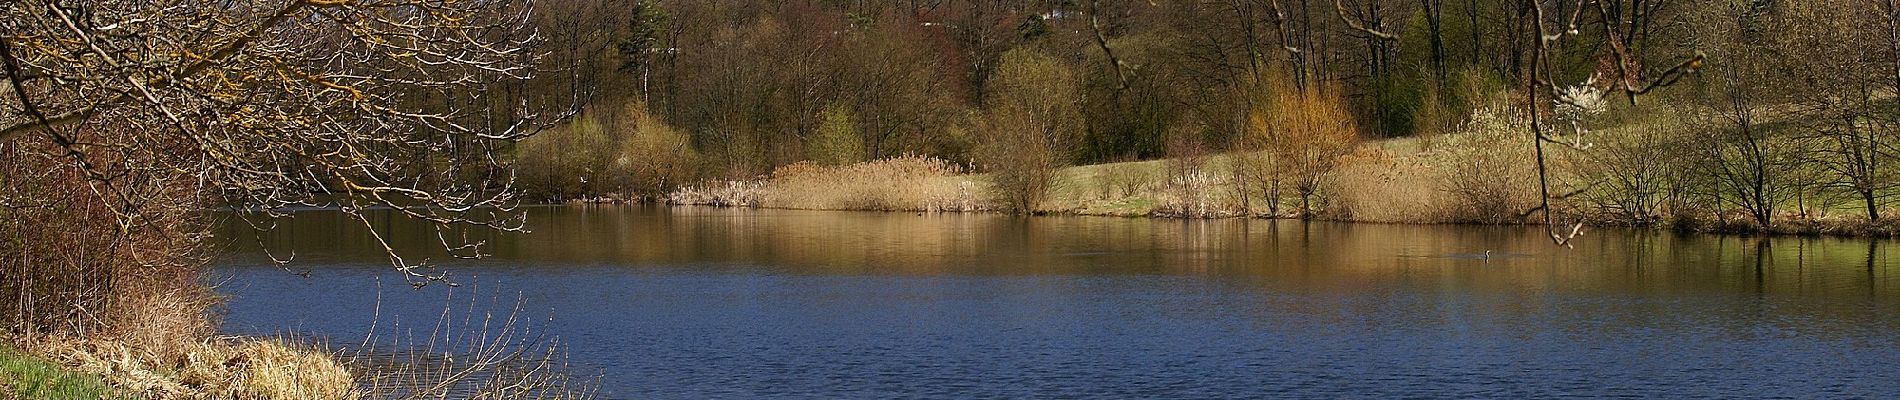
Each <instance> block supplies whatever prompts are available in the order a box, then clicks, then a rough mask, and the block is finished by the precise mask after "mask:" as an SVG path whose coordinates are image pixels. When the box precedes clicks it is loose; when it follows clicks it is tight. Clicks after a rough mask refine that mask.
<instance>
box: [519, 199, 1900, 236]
mask: <svg viewBox="0 0 1900 400" xmlns="http://www.w3.org/2000/svg"><path fill="white" fill-rule="evenodd" d="M596 200H598V199H596ZM523 205H524V206H532V207H570V206H582V207H595V206H633V207H668V208H672V207H682V208H693V207H703V208H716V209H751V210H785V211H822V212H855V213H880V214H915V215H926V214H989V215H1003V216H1010V215H1017V216H1034V217H1093V218H1118V219H1147V220H1177V221H1217V220H1261V221H1286V222H1302V223H1303V222H1327V223H1346V224H1372V225H1412V226H1471V227H1537V226H1539V224H1536V223H1530V222H1523V223H1482V222H1455V221H1447V222H1404V221H1376V220H1354V219H1341V218H1323V217H1322V218H1312V219H1301V218H1297V217H1286V216H1282V217H1269V216H1265V214H1254V215H1226V216H1172V215H1155V214H1153V213H1115V212H1092V211H1087V210H1038V211H1036V212H1031V213H1010V212H1007V211H999V210H993V209H975V210H891V209H847V208H796V207H771V206H751V205H713V204H689V203H669V202H663V201H624V200H615V201H568V202H560V203H554V202H544V203H533V204H523ZM1584 228H1585V229H1586V230H1587V229H1590V228H1615V229H1625V230H1631V231H1646V232H1660V233H1670V234H1678V235H1717V236H1742V237H1751V236H1762V237H1826V238H1843V239H1895V238H1900V221H1894V220H1890V219H1883V220H1881V221H1880V223H1878V224H1871V223H1867V222H1866V221H1852V220H1840V219H1835V220H1812V221H1783V222H1782V223H1780V224H1778V225H1775V227H1773V228H1771V229H1767V230H1762V229H1758V228H1756V227H1755V226H1754V225H1753V224H1751V223H1748V222H1747V221H1744V220H1737V219H1732V220H1731V221H1728V222H1726V223H1723V222H1717V221H1703V220H1695V221H1658V222H1655V223H1651V224H1647V225H1630V224H1615V223H1585V224H1584Z"/></svg>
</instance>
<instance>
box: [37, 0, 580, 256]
mask: <svg viewBox="0 0 1900 400" xmlns="http://www.w3.org/2000/svg"><path fill="white" fill-rule="evenodd" d="M531 9H532V3H528V2H501V3H495V2H480V1H415V0H356V1H333V0H280V1H259V2H241V3H204V2H196V1H176V0H156V1H140V2H81V3H69V2H56V1H50V0H23V1H14V2H7V3H5V4H3V5H0V16H3V17H4V18H0V30H4V31H5V32H8V34H7V35H6V36H5V37H4V38H0V60H3V61H4V62H5V67H6V77H7V83H8V85H9V86H10V87H9V88H7V89H8V92H10V94H11V95H10V96H6V97H3V98H0V144H5V143H14V142H17V141H19V139H21V138H24V137H29V136H38V137H44V138H47V139H48V140H49V142H50V143H51V144H52V147H53V148H52V149H50V151H54V152H57V153H58V154H61V157H64V158H65V159H67V160H68V162H69V163H70V164H69V165H70V166H71V168H73V169H74V170H76V171H79V172H80V173H82V174H84V175H85V176H86V177H87V183H86V184H87V185H89V186H91V187H92V188H93V192H94V193H96V196H97V197H98V198H99V200H100V201H101V202H103V203H105V204H110V205H111V208H112V209H114V210H115V218H116V220H117V221H118V222H119V225H120V226H121V229H120V230H121V232H127V231H132V230H137V229H141V227H142V226H143V225H145V224H150V223H152V222H153V221H152V220H151V218H150V216H151V215H156V214H159V213H157V212H155V210H160V209H166V208H173V207H204V206H216V205H222V206H226V207H231V208H233V209H236V210H240V211H247V213H246V214H247V215H250V216H253V217H258V218H254V219H253V220H254V221H259V222H263V221H268V219H269V218H271V217H274V216H276V215H278V214H276V211H274V210H277V209H280V208H283V207H288V206H314V207H330V208H337V209H340V210H342V211H343V212H345V213H347V214H348V215H350V216H352V217H354V218H356V219H357V220H359V221H361V222H362V223H363V224H364V225H365V226H366V227H367V226H369V220H368V219H367V218H365V217H364V212H365V211H368V210H371V209H388V210H392V211H391V212H394V213H398V214H401V215H406V216H409V217H412V218H416V219H421V220H426V221H430V222H433V223H435V224H436V226H437V232H438V236H439V237H440V238H441V240H442V242H443V244H444V246H445V247H447V248H448V249H449V250H450V251H451V253H453V254H456V255H458V256H469V257H472V256H478V255H480V248H479V245H480V243H479V242H470V241H467V240H463V239H462V237H461V236H460V235H457V234H455V232H458V231H459V230H460V229H463V228H467V227H486V228H494V229H503V230H511V229H518V228H519V227H520V221H521V220H520V218H519V215H518V214H517V213H514V212H512V211H511V210H510V206H511V205H512V202H513V198H512V194H511V193H512V192H511V191H510V190H509V183H510V178H509V176H508V174H507V173H506V169H505V168H503V166H502V165H501V162H500V161H498V160H497V159H496V158H495V157H494V156H493V154H494V152H495V150H496V149H497V148H498V146H501V145H504V144H506V143H508V142H510V141H513V140H517V139H520V138H523V137H525V136H527V135H530V134H532V133H534V132H535V131H536V130H537V128H539V127H540V125H538V124H537V121H545V120H546V119H544V118H540V117H544V115H541V114H540V113H538V112H537V111H535V108H536V107H533V106H531V105H530V104H527V103H526V101H525V99H523V98H519V97H517V98H512V99H509V98H505V97H504V96H497V95H496V93H490V89H495V88H500V87H504V86H505V85H509V84H518V83H519V82H521V81H524V80H527V79H530V78H533V77H534V76H535V66H536V64H537V61H538V57H539V55H538V53H535V52H534V51H533V50H532V48H533V46H532V45H533V44H534V43H535V42H536V40H537V39H536V37H535V35H534V32H532V31H529V30H524V29H522V27H523V24H524V23H525V22H526V21H527V18H528V17H529V15H530V13H529V11H530V10H531ZM497 101H505V102H502V103H497ZM142 176H160V177H171V178H172V179H171V181H172V182H173V183H174V184H178V185H187V186H189V187H195V192H196V193H198V194H199V196H200V198H201V199H204V200H205V201H204V202H202V203H200V202H195V201H194V202H191V203H187V204H176V203H168V202H170V201H175V200H177V199H172V198H158V197H142V196H139V194H138V193H135V192H133V191H130V190H129V188H130V186H128V185H123V184H122V183H123V182H125V181H127V180H129V179H133V178H134V177H142ZM260 226H266V225H260ZM369 232H370V233H371V236H372V237H373V238H375V239H376V240H377V241H378V242H380V243H383V244H384V248H385V249H389V248H390V246H389V245H388V241H387V240H386V239H385V238H383V237H382V236H380V235H379V234H377V231H376V230H375V229H370V230H369ZM390 261H391V262H392V263H393V264H394V265H395V266H396V268H397V269H398V270H399V271H401V272H402V273H404V274H405V275H406V276H408V277H410V278H412V283H414V284H416V285H422V284H425V283H427V282H430V281H435V280H441V279H443V275H442V274H441V273H439V272H438V273H430V272H428V271H429V270H428V269H425V268H424V266H423V265H421V264H420V263H415V262H411V261H408V260H405V259H403V258H402V256H400V255H397V254H396V253H395V252H394V251H393V250H391V251H390Z"/></svg>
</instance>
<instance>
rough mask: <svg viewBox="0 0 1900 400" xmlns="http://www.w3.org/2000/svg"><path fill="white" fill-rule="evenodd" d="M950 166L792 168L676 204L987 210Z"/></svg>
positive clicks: (902, 161)
mask: <svg viewBox="0 0 1900 400" xmlns="http://www.w3.org/2000/svg"><path fill="white" fill-rule="evenodd" d="M977 181H979V180H977V179H971V178H969V177H968V176H967V175H962V169H961V168H958V167H957V166H956V164H952V163H950V162H948V161H943V160H938V159H934V158H928V157H917V156H902V157H896V158H890V159H884V160H878V161H871V162H863V163H856V164H848V165H841V166H836V167H826V166H821V165H818V164H813V163H803V162H801V163H796V164H791V165H787V166H784V167H780V168H779V169H778V170H776V171H773V172H772V176H771V177H770V178H767V179H766V180H764V181H762V182H725V183H722V184H714V185H710V186H709V187H710V188H711V189H705V188H686V189H682V190H678V191H675V192H674V193H673V195H672V196H670V197H669V198H670V199H671V200H672V202H673V203H674V204H694V205H714V206H738V207H766V208H786V209H804V210H872V211H922V212H940V211H976V210H983V209H989V207H988V205H987V203H986V202H984V201H982V200H980V198H981V197H980V196H981V194H982V190H981V188H980V187H979V185H978V184H977V183H976V182H977Z"/></svg>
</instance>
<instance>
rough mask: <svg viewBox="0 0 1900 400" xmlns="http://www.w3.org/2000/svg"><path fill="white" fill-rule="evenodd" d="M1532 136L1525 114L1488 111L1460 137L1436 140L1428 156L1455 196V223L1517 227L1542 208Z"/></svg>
mask: <svg viewBox="0 0 1900 400" xmlns="http://www.w3.org/2000/svg"><path fill="white" fill-rule="evenodd" d="M1529 131H1530V128H1529V121H1527V120H1526V119H1525V118H1524V117H1523V116H1522V115H1521V114H1518V113H1514V112H1510V111H1509V110H1505V109H1499V108H1487V109H1484V110H1480V111H1478V112H1477V113H1474V114H1473V116H1472V118H1471V121H1470V122H1469V123H1467V124H1466V125H1465V128H1464V129H1462V130H1461V131H1460V132H1458V133H1455V134H1451V135H1446V136H1441V137H1438V138H1434V140H1433V141H1432V142H1431V150H1429V151H1430V152H1431V153H1433V154H1429V155H1427V156H1426V157H1427V158H1429V159H1432V160H1434V162H1433V164H1434V167H1435V168H1437V169H1438V170H1439V176H1441V177H1443V179H1444V180H1443V182H1441V184H1442V185H1443V187H1442V188H1441V190H1443V191H1445V192H1448V193H1449V194H1451V199H1450V200H1451V201H1452V202H1453V204H1452V219H1453V220H1455V221H1458V222H1473V223H1485V224H1502V223H1512V222H1518V220H1519V219H1520V216H1521V215H1523V213H1525V212H1528V211H1530V210H1531V209H1532V208H1534V207H1536V206H1537V205H1538V204H1539V203H1540V201H1539V199H1538V197H1539V196H1540V195H1539V194H1538V192H1537V174H1536V171H1537V165H1536V162H1537V161H1536V157H1535V155H1534V154H1533V149H1532V148H1531V143H1530V141H1529V140H1526V139H1528V137H1526V136H1528V135H1529V133H1528V132H1529Z"/></svg>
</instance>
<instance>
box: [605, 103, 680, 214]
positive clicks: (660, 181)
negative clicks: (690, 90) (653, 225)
mask: <svg viewBox="0 0 1900 400" xmlns="http://www.w3.org/2000/svg"><path fill="white" fill-rule="evenodd" d="M621 121H624V122H623V124H624V125H628V126H630V127H631V128H632V136H631V137H628V138H627V140H626V143H622V144H621V146H620V156H619V157H618V158H616V159H615V160H614V165H615V166H616V167H617V168H616V171H615V172H616V175H618V176H619V178H620V179H619V180H620V181H621V183H622V184H623V185H624V186H625V188H626V189H627V191H628V192H630V193H632V194H633V195H634V196H636V197H639V198H641V199H644V200H652V199H659V198H661V197H663V196H666V195H667V194H668V193H672V192H673V190H674V189H675V188H678V187H679V186H680V185H682V184H684V183H686V182H689V181H692V180H694V179H696V178H698V176H699V170H700V163H701V160H700V155H699V152H698V151H696V150H694V149H693V143H692V138H691V137H688V136H687V135H686V133H685V132H681V131H680V130H678V129H674V128H673V127H671V126H668V125H666V124H665V123H663V122H661V121H660V120H659V119H658V118H655V117H653V116H652V115H651V114H648V113H647V112H646V109H645V108H643V107H639V106H637V105H636V106H632V107H628V108H627V110H626V111H625V114H623V116H622V117H621Z"/></svg>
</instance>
